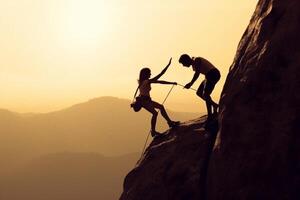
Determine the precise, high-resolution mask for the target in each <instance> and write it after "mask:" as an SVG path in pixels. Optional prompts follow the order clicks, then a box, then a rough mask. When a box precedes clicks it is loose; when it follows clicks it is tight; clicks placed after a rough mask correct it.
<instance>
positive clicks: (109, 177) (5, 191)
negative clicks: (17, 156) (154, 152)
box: [0, 153, 140, 200]
mask: <svg viewBox="0 0 300 200" xmlns="http://www.w3.org/2000/svg"><path fill="white" fill-rule="evenodd" d="M139 155H140V154H139V153H133V154H127V155H123V156H117V157H105V156H102V155H100V154H97V153H57V154H50V155H46V156H42V157H40V158H38V159H34V160H33V161H32V162H30V163H29V164H28V165H26V166H25V167H23V168H22V169H20V170H16V172H14V173H12V174H10V175H9V176H8V177H7V178H6V179H4V180H3V178H2V179H1V181H2V183H0V184H2V185H0V187H1V190H0V191H1V194H2V196H1V198H0V199H1V200H41V199H43V200H67V199H72V200H83V199H88V200H99V199H105V200H116V199H118V197H119V196H120V194H121V191H122V185H123V184H122V182H123V178H124V177H125V175H126V173H127V172H128V171H129V169H131V168H132V167H134V165H135V163H136V161H137V159H138V157H139Z"/></svg>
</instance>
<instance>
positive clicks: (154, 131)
mask: <svg viewBox="0 0 300 200" xmlns="http://www.w3.org/2000/svg"><path fill="white" fill-rule="evenodd" d="M159 135H161V133H159V132H157V131H156V130H151V136H152V137H156V136H159Z"/></svg>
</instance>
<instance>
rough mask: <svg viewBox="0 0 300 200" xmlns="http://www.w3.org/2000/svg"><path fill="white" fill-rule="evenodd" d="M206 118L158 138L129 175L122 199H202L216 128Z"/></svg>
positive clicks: (185, 124)
mask: <svg viewBox="0 0 300 200" xmlns="http://www.w3.org/2000/svg"><path fill="white" fill-rule="evenodd" d="M204 121H205V118H200V119H197V120H194V121H190V122H186V123H184V124H182V125H181V126H180V127H178V128H177V129H175V130H171V131H170V132H169V134H168V135H167V136H162V137H160V138H155V139H154V140H153V141H152V143H151V144H150V145H149V147H148V148H147V149H146V151H145V153H144V155H143V157H142V158H141V159H140V161H139V163H138V164H137V166H136V168H135V169H133V170H132V171H131V172H130V173H129V174H128V175H127V177H126V178H125V181H124V192H123V194H122V196H121V198H120V199H121V200H165V199H170V200H198V199H201V197H203V196H204V192H205V185H206V184H205V180H206V172H207V166H208V159H209V155H210V153H211V150H212V147H213V144H214V142H213V141H214V140H215V139H214V138H215V136H216V133H217V127H216V126H217V122H216V125H213V126H211V127H213V128H216V129H214V130H210V132H208V131H205V130H204V128H203V124H204Z"/></svg>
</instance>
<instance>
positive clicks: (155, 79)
mask: <svg viewBox="0 0 300 200" xmlns="http://www.w3.org/2000/svg"><path fill="white" fill-rule="evenodd" d="M171 62H172V58H170V60H169V63H168V64H167V66H166V67H165V68H164V69H163V70H162V71H161V72H160V73H159V74H158V75H157V76H155V77H154V78H152V79H150V81H151V82H153V81H157V80H158V79H159V78H160V77H161V76H162V75H164V73H165V72H166V71H167V69H168V68H169V66H170V65H171Z"/></svg>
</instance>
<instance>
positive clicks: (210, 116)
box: [206, 114, 214, 123]
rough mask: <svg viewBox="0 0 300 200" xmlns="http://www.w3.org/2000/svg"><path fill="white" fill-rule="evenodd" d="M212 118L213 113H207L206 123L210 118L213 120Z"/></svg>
mask: <svg viewBox="0 0 300 200" xmlns="http://www.w3.org/2000/svg"><path fill="white" fill-rule="evenodd" d="M213 118H214V116H213V114H210V115H207V118H206V123H208V122H210V121H211V120H213Z"/></svg>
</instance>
